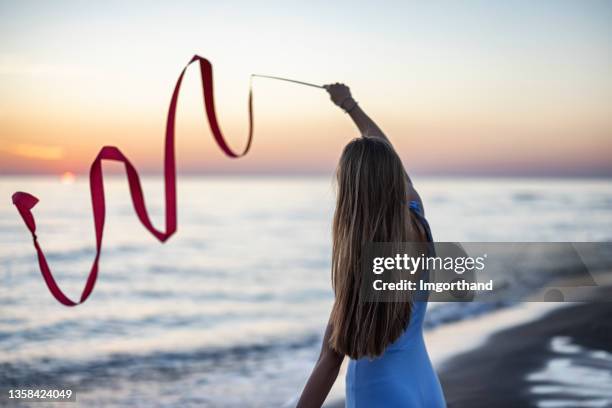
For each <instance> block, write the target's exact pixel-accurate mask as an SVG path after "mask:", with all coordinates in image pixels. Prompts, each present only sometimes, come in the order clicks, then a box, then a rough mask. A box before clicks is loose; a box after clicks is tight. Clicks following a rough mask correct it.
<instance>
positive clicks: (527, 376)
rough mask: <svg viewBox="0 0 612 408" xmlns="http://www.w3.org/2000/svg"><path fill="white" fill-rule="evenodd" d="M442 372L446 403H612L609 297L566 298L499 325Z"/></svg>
mask: <svg viewBox="0 0 612 408" xmlns="http://www.w3.org/2000/svg"><path fill="white" fill-rule="evenodd" d="M607 293H608V296H610V295H612V290H611V288H607ZM606 373H607V377H608V378H606ZM439 376H440V381H441V383H442V387H443V389H444V393H445V395H446V400H447V404H448V407H449V408H455V407H491V406H495V407H529V406H542V407H545V406H559V407H578V406H589V407H610V406H612V387H611V385H612V302H601V303H585V304H569V305H568V306H567V307H560V308H558V309H556V310H553V311H551V312H549V313H547V314H546V315H545V316H543V317H541V318H539V319H537V320H536V321H533V322H530V323H525V324H522V325H520V326H517V327H513V328H509V329H505V330H502V331H499V332H497V333H496V334H494V335H493V336H491V337H490V338H489V339H488V341H487V342H486V344H485V345H484V346H482V347H479V348H477V349H475V350H472V351H470V352H467V353H463V354H461V355H458V356H456V357H453V358H451V359H450V360H449V361H448V362H447V363H445V364H444V366H443V367H441V369H440V370H439Z"/></svg>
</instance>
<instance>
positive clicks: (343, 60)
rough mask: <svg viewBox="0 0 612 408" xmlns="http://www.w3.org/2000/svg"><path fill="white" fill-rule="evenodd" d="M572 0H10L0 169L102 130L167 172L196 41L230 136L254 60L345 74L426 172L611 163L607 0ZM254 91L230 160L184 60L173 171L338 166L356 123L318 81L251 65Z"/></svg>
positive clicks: (92, 150)
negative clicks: (168, 127) (353, 2)
mask: <svg viewBox="0 0 612 408" xmlns="http://www.w3.org/2000/svg"><path fill="white" fill-rule="evenodd" d="M561 3H562V4H559V2H555V1H543V2H530V1H518V2H512V3H511V4H510V3H508V4H506V3H504V2H497V3H494V2H474V3H469V4H470V5H469V6H468V5H465V4H464V5H463V7H461V8H457V7H456V3H455V2H452V1H450V2H421V3H412V2H407V3H403V2H402V3H398V4H395V5H394V6H393V7H386V8H385V7H380V5H378V4H374V3H372V4H370V5H363V6H360V7H355V8H354V9H351V13H347V12H346V10H345V6H342V5H340V4H338V5H335V4H328V3H320V4H319V3H317V4H311V3H304V4H301V5H300V4H292V6H291V7H290V8H287V7H285V6H284V4H283V3H276V4H270V5H268V6H266V7H260V6H259V5H258V6H255V5H254V3H250V2H243V3H241V4H234V5H230V4H229V3H228V4H223V3H218V2H216V3H211V2H187V3H180V5H179V4H171V3H168V2H162V3H154V4H150V3H148V2H147V3H138V2H128V3H106V2H100V3H95V4H92V3H82V2H67V3H65V5H64V7H63V10H70V12H61V13H60V12H59V11H58V8H57V7H55V6H53V5H51V3H30V2H28V1H24V2H13V3H8V2H7V3H1V6H0V7H1V9H0V11H1V12H2V15H3V17H2V20H3V24H2V25H0V35H1V36H2V38H3V41H2V43H1V44H0V112H2V114H0V137H1V138H2V140H1V145H2V146H4V147H3V148H1V149H0V172H2V173H3V174H18V173H43V174H44V173H47V174H57V173H58V172H61V171H62V170H63V169H65V168H71V169H73V170H74V171H75V172H76V173H86V172H87V171H88V168H89V165H90V163H91V161H92V160H93V158H94V157H95V156H96V154H97V152H98V151H99V149H100V148H101V147H102V146H103V145H107V144H111V145H117V146H119V147H120V148H121V150H122V151H123V152H124V153H126V154H127V155H128V156H129V157H130V159H131V160H132V161H133V162H134V164H135V165H136V166H137V167H138V168H139V170H141V171H143V172H160V171H161V154H162V149H163V132H164V126H165V120H166V112H167V108H168V102H169V99H170V93H171V90H172V87H173V86H174V83H175V81H176V79H177V76H178V74H179V72H180V70H181V69H182V68H183V66H184V65H185V64H186V62H187V61H189V59H190V58H191V56H192V55H193V54H195V53H197V54H200V55H202V56H205V57H207V58H208V59H210V60H211V61H212V63H213V65H214V73H215V96H216V103H217V108H218V113H219V119H220V122H221V126H222V128H223V130H224V132H225V133H226V134H227V136H228V139H229V142H230V143H231V144H232V145H233V146H235V147H236V148H237V149H238V148H239V147H241V146H242V145H243V143H244V142H245V138H246V127H247V126H246V125H247V110H246V102H247V93H248V85H249V77H250V74H251V73H261V74H270V75H280V76H288V77H291V78H295V79H300V80H304V81H309V82H314V83H319V84H324V83H329V82H337V81H338V82H346V83H347V84H348V85H350V86H351V88H352V90H353V93H354V96H355V99H356V100H357V101H358V102H359V103H360V104H361V106H362V107H363V108H364V109H365V110H366V111H367V112H368V113H369V114H370V115H371V116H373V117H375V118H376V121H377V122H378V123H379V124H380V126H381V127H382V128H383V130H384V131H385V132H386V133H387V134H388V135H389V136H390V137H391V138H392V140H393V141H394V143H396V144H397V147H398V149H399V151H400V154H401V156H402V158H403V159H404V161H405V163H406V165H407V166H408V167H409V169H410V170H411V171H413V172H416V173H427V174H450V175H453V174H464V173H470V174H482V175H491V174H494V175H497V174H509V175H517V174H518V175H586V176H589V175H596V176H601V175H608V176H609V175H612V162H611V161H610V160H609V157H610V155H611V153H612V120H611V119H610V118H612V114H611V112H610V97H611V95H612V78H611V75H610V72H612V46H611V45H610V41H609V39H610V38H612V25H611V24H609V22H610V19H611V16H612V3H609V2H607V3H606V2H601V3H599V2H593V3H591V2H588V3H583V2H561ZM145 4H146V6H145ZM143 9H146V13H145V12H143ZM91 16H95V18H90V17H91ZM109 27H112V29H109ZM161 28H163V29H161ZM281 33H282V34H281ZM279 36H281V37H282V41H279V38H280V37H279ZM254 95H255V99H254V103H255V140H254V143H253V149H252V150H251V154H250V155H249V156H248V157H246V158H244V159H241V160H227V159H226V158H224V157H223V156H222V155H221V154H220V153H219V152H217V151H216V150H215V149H214V147H213V143H214V142H213V141H212V138H211V135H210V131H209V129H208V124H207V123H206V120H205V117H204V115H203V109H202V101H201V88H200V83H199V78H198V75H197V72H196V70H190V71H188V73H187V75H186V78H185V81H184V84H183V91H182V93H181V98H180V102H179V105H180V106H179V113H178V122H177V138H178V139H177V159H178V162H177V163H178V166H179V171H181V172H193V173H201V172H203V173H242V174H245V173H274V174H293V173H304V172H306V173H311V172H315V173H329V172H331V171H332V170H333V168H334V166H335V163H336V161H337V159H338V156H339V154H340V152H341V149H342V147H343V146H344V145H345V144H346V143H347V142H348V141H349V140H350V139H351V138H353V137H355V136H357V135H358V132H357V130H356V129H355V128H354V126H353V125H352V124H351V123H350V121H349V120H347V117H346V116H345V115H344V113H343V112H342V111H340V110H339V109H338V108H337V107H335V106H333V105H332V104H331V102H330V101H329V98H328V96H327V95H326V93H325V92H324V91H322V90H318V89H314V88H306V87H301V86H298V85H294V84H288V83H280V82H276V81H271V80H266V79H256V80H255V81H254Z"/></svg>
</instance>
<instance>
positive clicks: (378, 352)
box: [297, 83, 445, 408]
mask: <svg viewBox="0 0 612 408" xmlns="http://www.w3.org/2000/svg"><path fill="white" fill-rule="evenodd" d="M325 88H326V89H327V91H328V92H329V94H330V96H331V100H332V101H333V102H334V103H335V104H336V105H338V106H339V107H340V108H342V109H343V110H344V111H345V112H347V113H348V114H349V115H350V117H351V118H352V119H353V121H354V122H355V124H356V125H357V127H358V128H359V130H360V131H361V135H362V137H361V138H359V139H355V140H353V141H351V142H350V143H349V144H348V145H347V146H346V147H345V148H344V151H343V152H342V156H341V157H340V163H339V164H338V169H337V183H338V198H337V203H336V211H335V214H334V220H333V250H332V285H333V288H334V293H335V302H334V305H333V308H332V311H331V316H330V318H329V323H328V325H327V329H326V330H325V335H324V338H323V344H322V347H321V353H320V355H319V359H318V361H317V363H316V365H315V367H314V369H313V371H312V373H311V375H310V378H309V379H308V382H307V383H306V386H305V387H304V390H303V391H302V395H301V397H300V400H299V402H298V405H297V406H298V408H307V407H320V406H321V405H322V404H323V402H324V401H325V398H326V397H327V394H328V393H329V390H330V388H331V387H332V385H333V383H334V381H335V380H336V377H337V376H338V371H339V370H340V365H341V364H342V360H343V359H344V356H345V355H346V356H348V357H349V358H350V361H349V364H348V369H347V373H346V406H347V407H366V408H376V407H384V408H389V407H427V408H430V407H431V408H438V407H445V402H444V396H443V394H442V388H441V386H440V382H439V380H438V377H437V376H436V373H435V371H434V370H433V367H432V365H431V362H430V360H429V356H428V354H427V349H426V348H425V343H424V341H423V319H424V317H425V310H426V308H427V303H426V302H417V301H413V302H390V303H389V302H365V301H363V299H362V301H360V299H359V296H360V287H359V285H360V283H361V282H362V279H361V276H360V274H361V273H362V271H361V268H360V262H361V259H360V258H361V251H362V248H363V246H364V245H365V244H367V243H368V242H421V241H425V242H426V241H431V240H432V238H431V232H430V230H429V226H428V224H427V221H426V220H425V218H424V213H423V206H422V203H421V199H420V197H419V195H418V194H417V192H416V191H415V190H414V188H413V186H412V183H411V181H410V178H409V177H408V175H407V173H406V171H405V170H404V167H403V165H402V162H401V160H400V158H399V156H398V155H397V153H396V152H395V150H394V149H393V147H392V145H391V143H390V142H389V139H387V137H386V136H385V135H384V134H383V132H382V131H381V130H380V128H379V127H378V126H377V125H376V123H374V122H373V121H372V119H370V118H369V117H368V115H366V113H365V112H364V111H363V110H361V108H360V107H359V105H358V104H357V102H355V100H354V99H353V98H352V96H351V92H350V89H349V88H348V87H347V86H345V85H343V84H338V83H336V84H333V85H327V86H326V87H325Z"/></svg>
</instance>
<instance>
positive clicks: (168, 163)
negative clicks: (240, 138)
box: [13, 55, 253, 306]
mask: <svg viewBox="0 0 612 408" xmlns="http://www.w3.org/2000/svg"><path fill="white" fill-rule="evenodd" d="M194 62H197V63H198V64H199V66H200V76H201V78H202V92H203V97H204V106H205V111H206V116H207V117H208V124H209V125H210V130H211V132H212V134H213V136H214V138H215V141H216V142H217V145H218V146H219V148H220V149H221V150H223V152H224V153H225V154H226V155H227V156H228V157H231V158H238V157H242V156H244V155H245V154H247V152H248V151H249V148H250V147H251V142H252V140H253V90H252V88H250V89H249V99H248V111H249V134H248V138H247V142H246V146H245V147H244V149H243V150H242V151H240V152H235V151H234V150H232V149H231V148H230V147H229V145H228V144H227V142H226V141H225V138H224V137H223V134H222V132H221V129H220V127H219V123H218V120H217V116H216V114H215V101H214V97H213V73H212V65H211V64H210V62H209V61H208V60H207V59H205V58H202V57H200V56H198V55H195V56H194V57H193V58H192V59H191V61H189V63H188V64H187V65H186V66H185V68H183V71H182V72H181V74H180V75H179V77H178V80H177V81H176V85H175V86H174V92H173V93H172V99H171V100H170V107H169V109H168V117H167V121H166V140H165V152H164V181H165V201H166V214H165V216H166V225H165V229H163V230H159V229H157V228H155V227H154V226H153V224H152V223H151V219H150V218H149V214H148V212H147V208H146V205H145V200H144V196H143V193H142V187H141V184H140V178H139V176H138V172H137V171H136V168H135V167H134V166H133V165H132V163H130V161H129V159H128V158H127V157H126V156H125V155H124V154H123V153H122V152H121V150H119V149H118V148H117V147H115V146H104V147H103V148H102V149H101V150H100V152H99V153H98V155H97V156H96V159H95V160H94V162H93V163H92V165H91V168H90V170H89V188H90V191H91V203H92V209H93V217H94V226H95V232H96V256H95V258H94V261H93V264H92V266H91V269H90V271H89V276H88V277H87V282H86V284H85V288H84V289H83V292H82V293H81V298H80V300H79V301H78V302H75V301H73V300H71V299H70V298H68V297H67V296H66V295H65V294H64V292H62V290H61V289H60V288H59V286H58V285H57V283H56V281H55V279H54V278H53V274H52V273H51V269H50V268H49V265H48V264H47V260H46V258H45V254H44V252H43V250H42V248H41V247H40V244H39V242H38V238H37V236H36V222H35V218H34V215H33V214H32V208H33V207H34V206H35V205H36V203H37V202H38V199H37V198H36V197H34V196H33V195H31V194H28V193H24V192H16V193H15V194H13V204H15V206H16V207H17V211H19V214H20V215H21V218H23V221H24V223H25V224H26V226H27V228H28V229H29V230H30V232H31V233H32V238H33V240H34V248H35V249H36V253H37V255H38V264H39V266H40V271H41V273H42V276H43V278H44V280H45V282H46V284H47V287H48V288H49V291H50V292H51V294H52V295H53V296H54V297H55V299H57V300H58V301H59V302H60V303H62V304H64V305H66V306H76V305H78V304H81V303H83V302H85V300H87V298H88V297H89V295H91V292H92V291H93V289H94V286H95V284H96V279H97V277H98V262H99V260H100V252H101V251H102V237H103V234H104V219H105V217H106V204H105V199H104V179H103V172H102V161H103V160H111V161H116V162H121V163H123V165H124V166H125V171H126V174H127V178H128V183H129V186H130V195H131V198H132V203H133V205H134V210H135V211H136V215H137V216H138V219H139V220H140V222H141V223H142V225H144V227H145V228H146V229H147V230H148V231H149V232H150V233H151V234H153V236H155V238H157V239H158V240H159V241H161V242H165V241H166V240H168V238H170V237H171V236H172V235H173V234H174V233H175V232H176V228H177V217H176V164H175V154H174V131H175V120H176V107H177V102H178V97H179V93H180V89H181V83H182V81H183V76H184V75H185V71H186V70H187V68H188V67H189V66H190V65H191V64H193V63H194Z"/></svg>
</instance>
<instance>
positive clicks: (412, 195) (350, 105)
mask: <svg viewBox="0 0 612 408" xmlns="http://www.w3.org/2000/svg"><path fill="white" fill-rule="evenodd" d="M325 89H326V90H327V92H328V93H329V96H330V98H331V100H332V102H333V103H334V104H336V105H337V106H339V107H340V108H342V110H344V111H345V112H346V113H348V114H349V116H350V117H351V119H353V122H354V123H355V125H357V128H359V131H360V132H361V136H362V137H379V138H381V139H384V140H386V141H387V142H388V143H389V144H390V145H391V146H393V144H392V143H391V141H390V140H389V138H388V137H387V136H386V135H385V134H384V133H383V131H382V130H381V129H380V127H378V125H377V124H376V122H374V121H373V120H372V119H371V118H370V117H369V116H368V115H367V113H365V112H364V111H363V109H361V107H360V106H359V104H357V102H356V101H355V99H353V95H351V89H350V88H349V87H348V86H346V85H344V84H339V83H335V84H331V85H325ZM404 173H405V174H406V180H407V182H408V198H409V200H415V201H418V202H419V204H421V208H423V203H422V202H421V197H420V196H419V193H417V191H416V190H415V189H414V186H413V185H412V180H410V176H408V172H407V171H406V169H405V168H404Z"/></svg>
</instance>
